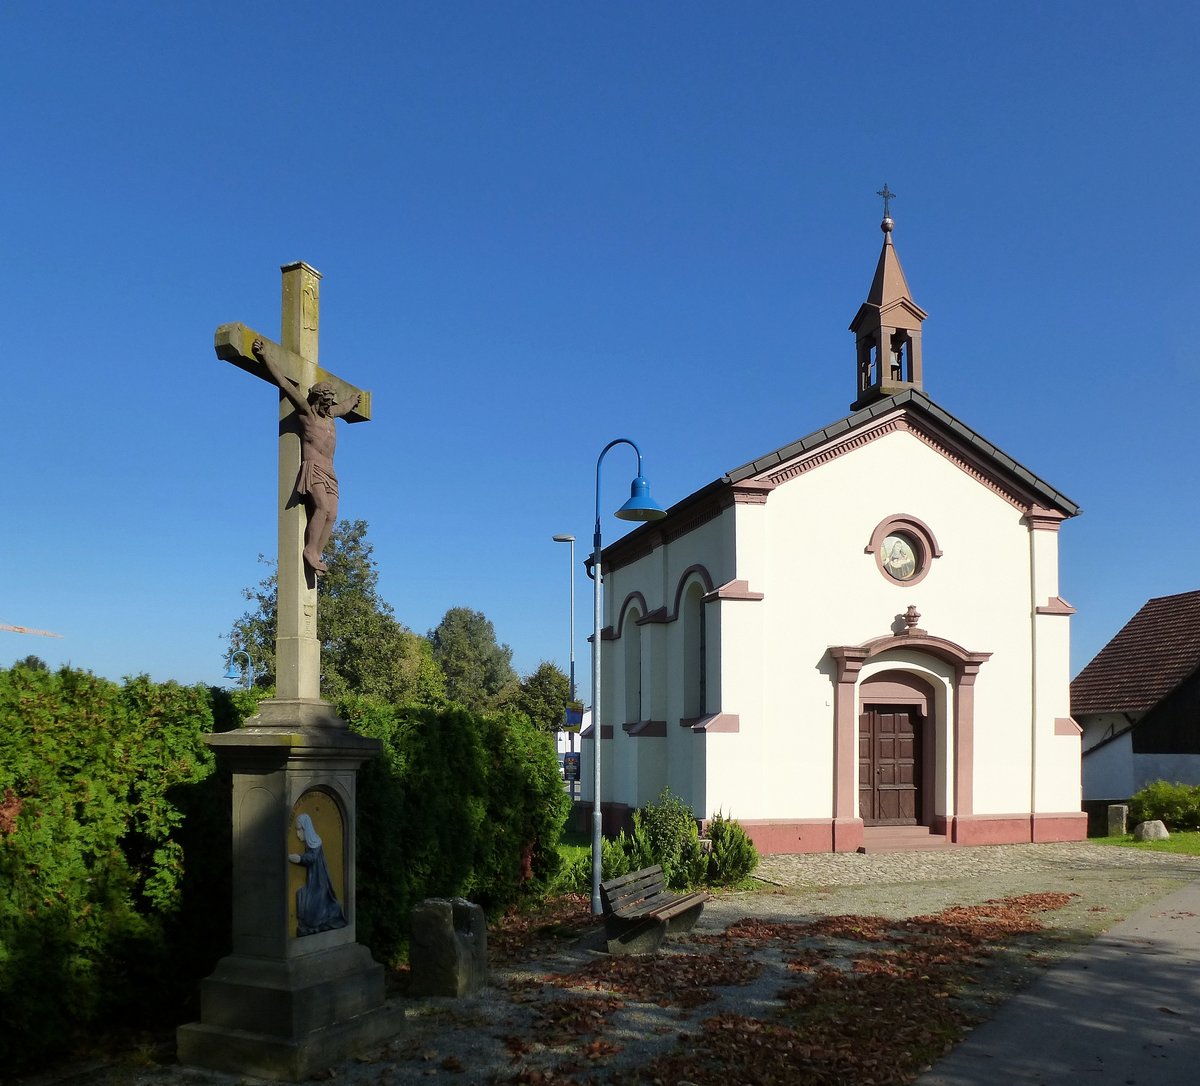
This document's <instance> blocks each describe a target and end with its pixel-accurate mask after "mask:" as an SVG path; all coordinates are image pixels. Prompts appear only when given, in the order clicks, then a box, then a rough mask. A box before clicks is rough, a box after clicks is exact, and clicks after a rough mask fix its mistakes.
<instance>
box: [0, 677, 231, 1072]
mask: <svg viewBox="0 0 1200 1086" xmlns="http://www.w3.org/2000/svg"><path fill="white" fill-rule="evenodd" d="M211 729H212V712H211V707H210V694H209V691H208V690H207V689H206V688H204V687H181V686H179V685H177V684H174V683H164V684H154V683H151V682H150V680H149V679H147V678H146V677H145V676H141V677H138V678H133V679H127V680H126V681H125V683H124V685H123V686H119V685H118V684H116V683H112V682H109V681H107V680H104V679H99V678H97V677H96V676H94V675H92V674H90V673H88V672H82V671H73V670H71V669H68V668H64V669H62V670H60V671H57V672H51V671H49V670H47V669H44V668H32V667H28V666H24V665H18V666H16V667H13V668H11V669H9V670H7V671H3V670H0V797H4V807H3V810H4V817H3V818H0V1065H3V1066H4V1067H5V1068H6V1070H15V1069H17V1068H20V1067H22V1066H27V1065H29V1064H31V1063H32V1062H34V1061H35V1060H36V1059H37V1058H39V1057H41V1056H43V1055H44V1054H45V1053H47V1052H51V1051H54V1052H58V1053H62V1052H63V1051H64V1049H65V1048H66V1047H67V1046H68V1045H69V1044H70V1042H71V1040H72V1039H73V1037H74V1036H76V1035H77V1034H78V1033H79V1032H81V1031H83V1030H84V1029H85V1028H86V1027H87V1026H89V1025H90V1024H91V1023H94V1022H99V1021H104V1020H108V1019H113V1018H118V1017H119V1018H122V1019H126V1020H128V1019H134V1020H137V1021H142V1022H145V1023H146V1024H156V1023H158V1022H160V1021H161V1020H162V1019H161V1016H162V1015H163V1014H164V1013H165V1014H167V1015H169V1014H170V1009H175V1008H177V1007H178V999H179V998H180V993H181V988H182V986H183V984H184V981H185V979H189V980H190V978H182V977H181V976H180V973H179V971H178V970H177V969H176V968H174V962H173V961H172V954H171V950H170V946H169V940H170V937H171V934H172V931H173V929H172V923H171V919H172V917H173V916H175V915H178V914H179V913H180V912H181V911H182V910H183V909H184V904H185V898H186V891H187V878H186V866H187V865H186V863H185V856H184V847H183V843H182V840H181V827H182V824H183V821H184V817H185V813H184V812H185V806H184V805H183V804H182V803H181V799H180V797H181V794H182V793H183V792H186V791H187V789H189V788H194V787H195V786H196V785H198V784H199V782H201V781H203V780H205V779H206V778H207V777H208V776H210V775H211V773H212V770H213V759H212V756H211V754H210V753H209V751H208V749H207V748H206V747H205V746H204V743H203V735H204V733H205V732H206V731H210V730H211ZM225 824H226V826H227V825H228V816H227V815H226V819H225ZM225 837H226V838H227V837H228V830H227V829H226V831H225ZM219 900H220V901H222V902H223V901H224V900H227V899H224V898H223V899H219ZM208 905H209V908H210V909H211V908H212V907H213V901H212V899H210V900H209V902H208ZM225 925H226V927H227V925H228V919H227V918H226V920H225ZM190 947H191V951H190V952H191V953H192V954H193V955H198V956H200V957H204V956H205V952H206V949H207V950H211V947H209V948H202V947H199V946H197V941H196V939H195V937H194V934H193V938H192V942H191V944H190ZM210 964H211V963H210ZM188 986H189V987H190V984H189V985H188Z"/></svg>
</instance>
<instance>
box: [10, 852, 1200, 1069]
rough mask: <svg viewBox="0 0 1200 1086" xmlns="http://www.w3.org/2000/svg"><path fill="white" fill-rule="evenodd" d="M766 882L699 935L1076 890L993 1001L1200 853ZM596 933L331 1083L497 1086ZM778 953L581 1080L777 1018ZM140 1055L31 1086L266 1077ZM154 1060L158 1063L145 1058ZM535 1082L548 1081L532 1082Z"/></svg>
mask: <svg viewBox="0 0 1200 1086" xmlns="http://www.w3.org/2000/svg"><path fill="white" fill-rule="evenodd" d="M756 874H757V875H758V876H761V879H762V882H763V888H762V889H760V890H755V891H748V892H737V893H725V894H720V895H718V896H717V897H716V898H714V899H713V900H712V901H711V902H709V904H708V905H707V906H706V907H705V910H704V913H703V915H702V917H701V919H700V922H699V924H698V925H697V927H696V929H695V934H697V935H704V934H711V933H715V932H720V931H723V930H724V929H725V927H727V926H728V925H729V924H730V923H732V922H733V921H735V920H737V919H740V918H742V917H756V918H760V919H764V920H777V921H793V922H794V921H802V920H806V919H811V918H813V917H816V916H821V915H837V914H843V913H852V914H859V915H869V914H876V915H882V916H887V917H904V916H916V915H922V914H929V913H936V912H939V911H940V910H942V909H944V908H946V907H947V906H949V905H955V904H960V905H969V904H976V903H979V902H982V901H986V900H988V899H991V898H1000V897H1014V896H1017V895H1021V894H1026V893H1043V892H1049V891H1060V892H1064V893H1068V894H1073V895H1078V896H1076V897H1073V898H1072V899H1071V904H1069V905H1068V906H1066V907H1065V908H1063V909H1060V910H1057V911H1054V912H1049V913H1045V914H1042V917H1041V918H1042V919H1043V921H1044V922H1045V924H1046V928H1047V930H1046V932H1045V933H1044V935H1043V936H1040V937H1038V942H1037V947H1036V951H1037V952H1036V953H1035V954H1028V953H1025V952H1022V953H1013V954H1012V955H1011V956H1010V957H1011V959H1012V960H1011V961H1010V962H1008V963H1007V964H1003V965H1001V966H1000V967H999V968H997V969H995V970H993V971H992V973H991V974H990V976H991V979H990V980H989V981H988V982H987V983H988V984H989V985H990V988H989V990H988V991H986V992H983V993H981V994H982V996H983V997H984V998H985V999H986V1001H987V1002H988V1003H990V1004H995V1003H996V1002H997V1001H1001V1000H1003V999H1004V998H1007V996H1009V995H1011V994H1012V992H1013V991H1014V990H1015V989H1016V988H1018V987H1019V986H1021V985H1022V984H1023V983H1025V982H1027V981H1028V979H1029V978H1030V976H1031V975H1033V974H1034V973H1036V972H1037V971H1038V970H1039V969H1040V968H1042V967H1044V966H1045V965H1048V964H1052V963H1053V962H1054V961H1056V960H1058V959H1059V958H1061V957H1062V956H1064V955H1066V954H1068V953H1070V952H1071V951H1072V950H1073V949H1074V948H1075V947H1077V946H1078V945H1079V944H1080V943H1082V942H1086V941H1087V940H1089V939H1091V938H1092V937H1094V936H1095V935H1096V934H1097V933H1098V932H1100V931H1102V930H1104V929H1106V928H1108V927H1109V926H1111V925H1112V924H1113V923H1115V922H1116V921H1117V920H1119V919H1122V918H1124V917H1125V916H1127V915H1129V914H1130V913H1132V912H1133V911H1135V910H1136V909H1137V908H1139V907H1140V906H1142V905H1144V904H1147V903H1149V902H1152V901H1154V900H1157V899H1158V898H1160V897H1162V896H1163V895H1165V894H1167V893H1169V892H1171V891H1172V890H1174V889H1177V888H1178V887H1179V886H1181V885H1183V884H1185V883H1188V882H1191V881H1192V880H1194V879H1198V878H1200V857H1184V856H1175V855H1171V854H1168V853H1154V852H1145V851H1140V850H1134V849H1124V848H1113V847H1110V846H1103V845H1090V844H1086V843H1071V844H1052V845H1005V846H990V847H982V848H960V849H944V850H938V851H931V852H910V853H892V854H884V855H870V854H868V855H859V854H857V853H855V854H837V855H833V854H820V855H804V856H772V857H768V858H766V859H764V860H763V862H762V864H761V867H760V869H759V871H758V872H756ZM594 946H595V940H594V939H593V940H592V943H591V946H589V945H588V942H587V940H585V941H584V943H583V944H581V945H575V946H570V947H564V948H562V950H561V951H559V952H557V953H555V954H554V955H553V956H552V957H550V958H547V959H545V960H543V961H534V962H525V963H521V964H519V965H517V966H514V967H511V968H506V969H493V971H492V976H491V978H490V980H491V983H490V984H489V986H488V987H487V988H486V989H485V990H484V991H483V992H482V993H481V994H480V995H478V996H475V997H471V998H468V999H462V1000H449V999H406V1000H405V1001H404V1005H405V1009H406V1015H407V1018H406V1022H405V1029H404V1031H403V1033H402V1034H401V1035H400V1036H399V1037H397V1038H396V1039H395V1040H394V1041H392V1042H391V1043H390V1044H388V1045H385V1046H384V1047H382V1048H380V1049H378V1050H376V1051H375V1052H372V1053H367V1054H365V1055H364V1056H362V1057H359V1058H358V1059H355V1060H351V1061H347V1062H345V1063H343V1064H340V1065H339V1066H337V1067H336V1068H331V1069H330V1071H329V1073H328V1074H327V1075H326V1076H324V1077H326V1078H327V1079H329V1080H333V1081H337V1082H344V1083H350V1084H354V1086H360V1084H367V1083H372V1084H373V1083H410V1082H413V1083H415V1082H422V1083H423V1082H428V1081H431V1080H432V1081H436V1082H442V1083H454V1084H462V1086H466V1084H486V1083H492V1082H494V1081H497V1076H498V1075H499V1076H502V1077H503V1078H504V1080H508V1079H507V1076H509V1075H511V1074H513V1073H514V1071H516V1070H519V1068H520V1067H521V1066H522V1065H523V1064H522V1060H524V1059H525V1057H518V1058H517V1059H515V1060H514V1058H513V1054H512V1050H511V1047H508V1046H506V1038H512V1037H514V1036H524V1037H537V1036H538V1031H539V1029H542V1028H544V1023H543V1024H541V1025H539V1024H538V1023H539V1021H541V1020H538V1019H537V1018H536V1017H535V1014H536V1008H537V1007H538V1002H537V1000H535V999H531V1000H528V1001H525V1000H522V999H514V993H516V992H519V991H521V990H522V988H523V986H531V987H534V988H538V987H541V982H542V981H544V980H545V978H546V977H547V976H548V975H549V974H553V973H561V972H567V971H577V970H578V969H580V968H582V967H584V966H586V965H587V964H588V963H589V962H593V961H596V960H598V959H600V958H602V957H604V955H599V954H597V953H596V951H595V950H594V949H592V947H594ZM1026 949H1027V948H1026ZM781 964H782V963H780V962H777V961H770V962H766V965H767V967H768V969H769V972H768V973H767V974H764V976H763V977H762V978H761V979H760V980H759V981H757V982H755V983H753V984H751V985H747V986H743V987H733V988H727V989H722V990H721V992H720V999H719V1003H718V1004H709V1005H707V1006H706V1007H704V1008H703V1009H701V1010H700V1011H698V1012H695V1013H685V1012H683V1011H681V1010H680V1009H679V1008H678V1007H661V1006H657V1005H654V1004H649V1003H647V1004H634V1003H633V1002H632V1001H629V1006H628V1007H627V1008H626V1009H625V1010H623V1011H622V1012H621V1013H620V1014H619V1015H614V1016H613V1018H612V1019H611V1021H610V1022H609V1023H608V1026H607V1027H606V1032H605V1034H604V1037H605V1039H606V1040H608V1041H611V1042H613V1043H615V1044H618V1045H620V1046H622V1047H623V1050H624V1051H623V1054H621V1055H620V1056H617V1057H615V1058H614V1059H612V1060H611V1061H610V1062H609V1063H607V1064H606V1065H605V1068H604V1069H601V1068H599V1067H597V1068H595V1069H593V1070H592V1072H591V1074H592V1075H593V1076H594V1077H592V1078H585V1079H584V1080H583V1081H594V1082H597V1083H603V1082H606V1081H609V1079H608V1077H607V1076H608V1075H609V1074H611V1075H612V1076H613V1077H614V1078H620V1076H621V1074H622V1072H623V1071H627V1070H628V1068H629V1067H631V1066H635V1065H640V1064H644V1062H645V1061H646V1060H647V1059H648V1058H650V1057H652V1056H653V1055H654V1054H656V1053H658V1052H662V1051H665V1050H666V1049H668V1048H670V1047H671V1046H673V1045H674V1044H675V1043H676V1040H677V1038H678V1037H679V1036H680V1034H681V1033H682V1032H687V1031H690V1030H695V1029H698V1028H699V1023H700V1022H701V1021H702V1020H703V1019H704V1018H706V1017H708V1016H709V1015H710V1014H712V1013H715V1011H716V1010H718V1009H720V1010H730V1011H735V1012H736V1013H740V1014H745V1015H749V1016H752V1017H753V1016H755V1015H756V1014H759V1015H761V1016H764V1017H765V1016H766V1015H768V1014H769V1013H770V1011H771V1006H772V999H773V997H774V994H775V992H776V991H777V990H778V987H779V983H780V981H779V974H778V972H777V970H778V969H779V968H780V967H781ZM140 1058H141V1062H142V1063H143V1066H140V1067H138V1066H134V1061H133V1060H130V1061H129V1062H127V1063H124V1064H119V1065H109V1066H94V1067H90V1068H87V1069H75V1071H74V1073H72V1074H70V1075H59V1076H57V1077H54V1076H42V1077H40V1078H39V1079H37V1080H30V1082H29V1083H27V1084H25V1086H50V1084H51V1083H67V1082H71V1083H97V1084H103V1086H182V1084H185V1083H186V1084H192V1086H198V1084H205V1086H234V1084H248V1083H253V1082H255V1081H256V1080H253V1079H249V1078H242V1077H238V1076H230V1075H222V1074H217V1073H214V1072H207V1071H199V1070H196V1069H189V1068H181V1067H178V1066H175V1065H172V1064H170V1060H171V1059H172V1058H173V1054H172V1053H170V1052H166V1051H164V1052H159V1053H153V1054H146V1053H142V1054H141V1057H140ZM155 1058H157V1059H159V1060H161V1061H162V1064H161V1065H152V1066H145V1064H146V1063H147V1061H148V1060H149V1061H150V1062H151V1063H153V1060H154V1059H155ZM526 1081H537V1080H536V1079H527V1080H526Z"/></svg>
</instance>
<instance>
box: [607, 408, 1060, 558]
mask: <svg viewBox="0 0 1200 1086" xmlns="http://www.w3.org/2000/svg"><path fill="white" fill-rule="evenodd" d="M902 410H906V411H910V412H912V413H913V414H915V415H919V416H922V417H924V418H926V419H928V420H930V425H931V426H933V427H935V428H936V429H938V430H941V431H942V432H944V433H946V434H947V435H949V436H951V437H952V438H953V439H954V440H955V441H956V442H957V443H958V444H959V445H960V446H961V447H964V448H966V449H968V450H969V451H970V452H971V454H972V456H973V457H974V458H975V459H977V460H978V461H979V462H980V463H982V464H984V465H985V466H986V467H987V468H988V470H989V472H991V473H993V474H995V475H997V476H999V477H1001V478H1003V479H1006V480H1008V481H1009V482H1010V483H1011V484H1012V486H1014V487H1015V488H1017V489H1018V490H1019V491H1023V492H1024V493H1025V494H1026V495H1028V496H1030V497H1032V498H1033V499H1034V500H1035V501H1036V502H1037V503H1038V504H1039V505H1042V506H1044V507H1046V508H1048V509H1051V510H1055V511H1057V513H1059V514H1061V515H1062V517H1063V518H1064V519H1065V518H1069V517H1074V516H1078V515H1079V513H1080V512H1082V510H1081V509H1080V507H1079V506H1078V505H1076V504H1075V502H1073V501H1071V499H1070V498H1068V497H1067V496H1066V495H1065V494H1063V493H1062V492H1061V491H1059V490H1057V489H1056V488H1055V487H1053V486H1051V485H1050V484H1049V483H1047V482H1046V481H1045V480H1043V479H1041V478H1039V477H1038V476H1037V475H1035V474H1034V473H1033V472H1031V471H1030V470H1029V469H1028V468H1026V467H1024V466H1023V465H1022V464H1020V463H1018V462H1017V461H1016V460H1014V459H1013V458H1012V457H1011V456H1009V455H1008V454H1007V453H1005V452H1003V451H1002V450H1001V449H999V448H997V446H995V445H993V444H992V443H991V442H990V441H988V440H987V439H986V438H984V437H982V436H981V435H979V434H977V433H976V432H975V431H974V430H972V429H971V428H970V427H969V426H967V425H966V423H963V422H960V421H959V420H958V419H956V418H955V417H954V416H953V415H951V414H950V413H949V412H948V411H946V410H945V409H944V408H942V407H939V406H938V405H937V404H936V403H934V402H933V400H931V399H930V398H929V397H928V396H927V395H926V394H925V393H924V392H922V391H920V390H919V389H905V390H904V391H903V392H898V393H896V394H895V395H892V396H886V397H883V398H882V399H879V400H875V401H873V402H872V403H870V404H868V405H867V406H866V407H863V408H860V409H859V410H858V411H855V412H853V413H852V414H850V415H847V416H846V417H844V418H841V419H838V420H837V421H836V422H831V423H830V424H829V425H828V426H824V427H822V428H821V429H820V430H816V431H814V432H813V433H811V434H808V435H807V436H805V437H802V438H800V439H799V440H798V441H793V442H790V443H789V444H787V445H783V446H781V447H780V448H778V449H775V450H773V451H772V452H769V453H764V454H763V455H762V456H759V457H757V458H755V459H754V460H751V461H749V462H747V463H745V464H742V465H741V466H740V467H737V468H734V469H733V470H731V471H728V472H726V473H725V474H724V475H722V476H721V477H720V478H717V479H714V480H712V481H711V482H709V483H707V484H705V485H704V486H702V487H701V488H700V489H699V490H696V491H693V492H692V493H691V494H689V495H688V496H687V497H685V498H682V499H681V500H680V501H678V502H676V503H675V504H673V505H672V506H670V508H668V510H667V516H666V518H665V519H663V520H659V521H652V522H650V523H647V524H642V525H639V526H638V527H637V528H636V529H634V530H633V531H632V532H630V533H628V534H627V535H625V536H622V537H621V538H620V539H618V540H616V541H615V542H613V543H610V544H609V545H608V546H607V547H605V548H604V562H605V564H606V566H607V567H608V568H613V567H614V563H615V566H617V567H619V566H621V565H624V564H627V563H628V562H630V561H633V560H635V559H636V558H637V557H639V556H640V555H641V554H644V553H646V552H647V551H648V550H650V549H653V547H654V546H656V545H657V544H658V542H659V541H661V540H663V539H669V538H671V537H672V536H678V535H683V534H685V533H686V531H687V530H688V527H687V525H688V524H689V522H692V521H698V522H701V521H703V520H704V519H708V517H707V515H706V514H705V513H704V511H705V510H715V509H718V508H724V507H725V506H727V505H729V504H731V503H732V502H733V501H734V500H736V499H735V495H736V492H737V491H738V489H739V484H746V485H745V486H743V487H741V489H748V488H749V486H748V485H749V484H751V483H754V482H755V481H756V480H758V479H759V478H760V477H762V476H765V475H767V474H768V473H769V472H771V471H772V469H774V468H777V467H779V466H781V465H783V464H785V463H786V462H787V461H789V460H792V459H794V458H796V457H798V456H801V455H802V454H804V453H807V452H810V451H812V450H814V449H818V448H820V447H821V446H823V445H827V444H830V443H832V442H834V441H836V440H837V439H838V438H840V437H842V436H843V435H846V434H849V433H851V432H852V431H854V430H858V429H860V428H862V427H865V426H868V425H870V424H871V423H872V422H874V421H875V420H877V419H880V418H882V417H884V416H886V415H889V414H894V413H896V412H897V411H902ZM764 500H765V495H764Z"/></svg>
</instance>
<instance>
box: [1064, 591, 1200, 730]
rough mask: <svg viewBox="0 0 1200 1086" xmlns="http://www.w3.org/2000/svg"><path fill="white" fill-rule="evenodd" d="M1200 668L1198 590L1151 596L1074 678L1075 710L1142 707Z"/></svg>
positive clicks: (1137, 709)
mask: <svg viewBox="0 0 1200 1086" xmlns="http://www.w3.org/2000/svg"><path fill="white" fill-rule="evenodd" d="M1197 668H1200V591H1197V592H1181V593H1180V594H1179V595H1177V596H1159V597H1158V598H1157V599H1153V600H1148V601H1147V602H1146V603H1145V604H1143V605H1142V609H1141V610H1140V611H1138V613H1137V614H1136V615H1134V616H1133V618H1131V619H1130V620H1129V621H1128V622H1127V623H1125V625H1124V626H1123V627H1122V628H1121V630H1120V632H1119V633H1118V634H1117V636H1116V637H1114V638H1113V639H1112V640H1111V641H1110V642H1109V643H1108V644H1107V645H1105V646H1104V648H1102V649H1101V650H1100V651H1099V653H1097V654H1096V656H1095V658H1094V659H1093V660H1092V662H1091V663H1090V664H1088V666H1087V667H1085V668H1084V669H1083V670H1082V671H1081V672H1080V673H1079V674H1078V675H1077V676H1076V677H1075V681H1074V682H1073V683H1071V713H1072V714H1073V715H1082V714H1086V713H1141V712H1146V711H1147V710H1149V709H1152V708H1154V706H1155V705H1157V704H1158V703H1159V702H1160V701H1162V699H1163V698H1165V697H1166V696H1167V695H1168V694H1169V693H1170V692H1171V691H1172V690H1174V689H1175V687H1177V686H1178V685H1179V684H1180V683H1181V682H1183V680H1184V679H1186V678H1187V677H1188V676H1189V675H1191V674H1192V672H1194V671H1195V670H1196V669H1197Z"/></svg>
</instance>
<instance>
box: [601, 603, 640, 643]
mask: <svg viewBox="0 0 1200 1086" xmlns="http://www.w3.org/2000/svg"><path fill="white" fill-rule="evenodd" d="M635 606H636V607H637V609H638V610H639V611H641V613H642V614H643V615H645V614H646V613H647V612H648V611H649V610H650V608H649V607H648V606H647V605H646V597H645V596H643V595H642V594H641V593H640V592H638V591H636V590H635V591H633V592H630V593H629V595H628V596H626V597H625V599H624V600H622V601H621V609H620V611H618V612H617V614H618V616H619V617H618V619H617V629H616V633H614V634H613V636H612V637H605V636H604V634H603V632H601V635H600V636H601V638H602V639H603V640H605V641H616V640H618V639H619V638H620V637H621V635H622V634H623V633H624V632H625V616H626V615H627V614H628V613H629V609H630V607H635ZM634 621H635V622H636V621H637V620H636V619H635V620H634ZM606 629H610V630H611V629H612V627H611V626H608V627H606Z"/></svg>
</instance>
